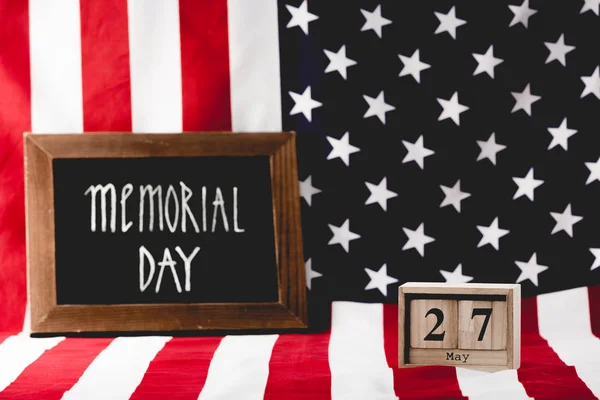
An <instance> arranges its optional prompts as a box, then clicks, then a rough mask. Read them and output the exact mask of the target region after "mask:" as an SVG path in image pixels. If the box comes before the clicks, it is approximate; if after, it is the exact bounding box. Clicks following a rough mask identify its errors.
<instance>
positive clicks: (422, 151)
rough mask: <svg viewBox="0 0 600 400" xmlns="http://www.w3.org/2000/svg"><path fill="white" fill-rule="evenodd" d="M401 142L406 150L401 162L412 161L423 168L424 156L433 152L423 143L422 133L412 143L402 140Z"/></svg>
mask: <svg viewBox="0 0 600 400" xmlns="http://www.w3.org/2000/svg"><path fill="white" fill-rule="evenodd" d="M402 144H404V147H406V150H407V151H408V153H406V156H404V159H403V160H402V163H403V164H404V163H407V162H411V161H414V162H416V163H417V164H418V165H419V167H421V169H423V168H425V166H424V163H425V157H429V156H430V155H432V154H435V152H434V151H433V150H429V149H427V148H425V146H424V145H423V135H421V136H419V138H418V139H417V141H416V142H414V143H410V142H407V141H406V140H403V141H402Z"/></svg>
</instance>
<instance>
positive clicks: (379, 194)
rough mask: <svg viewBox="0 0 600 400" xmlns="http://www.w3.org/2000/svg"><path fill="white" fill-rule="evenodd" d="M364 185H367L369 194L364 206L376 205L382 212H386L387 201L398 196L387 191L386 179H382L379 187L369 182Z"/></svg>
mask: <svg viewBox="0 0 600 400" xmlns="http://www.w3.org/2000/svg"><path fill="white" fill-rule="evenodd" d="M365 185H367V187H368V188H369V191H370V192H371V195H370V196H369V198H368V199H367V202H366V203H365V205H367V204H373V203H378V204H379V205H380V206H381V208H383V211H387V201H388V200H389V199H392V198H394V197H396V196H398V194H397V193H394V192H392V191H391V190H388V189H387V178H383V179H382V180H381V182H379V185H374V184H372V183H369V182H365Z"/></svg>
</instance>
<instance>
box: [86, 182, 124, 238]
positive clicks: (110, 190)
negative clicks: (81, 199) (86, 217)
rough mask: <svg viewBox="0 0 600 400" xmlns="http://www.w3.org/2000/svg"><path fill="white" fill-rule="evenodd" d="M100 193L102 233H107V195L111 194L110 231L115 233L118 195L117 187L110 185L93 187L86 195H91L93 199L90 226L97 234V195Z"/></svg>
mask: <svg viewBox="0 0 600 400" xmlns="http://www.w3.org/2000/svg"><path fill="white" fill-rule="evenodd" d="M98 192H100V193H101V195H102V197H101V198H100V209H101V215H102V232H106V195H107V194H108V193H110V230H111V232H114V231H115V230H116V227H117V215H116V208H117V194H116V189H115V185H113V184H112V183H109V184H107V185H95V186H94V185H91V186H90V187H89V188H88V189H87V190H86V191H85V193H84V195H87V194H88V193H90V194H91V198H92V207H91V208H92V209H91V218H90V225H91V230H92V232H96V193H98Z"/></svg>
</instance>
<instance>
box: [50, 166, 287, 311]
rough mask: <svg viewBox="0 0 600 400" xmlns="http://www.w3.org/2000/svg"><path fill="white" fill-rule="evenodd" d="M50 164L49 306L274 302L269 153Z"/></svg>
mask: <svg viewBox="0 0 600 400" xmlns="http://www.w3.org/2000/svg"><path fill="white" fill-rule="evenodd" d="M53 163H54V166H53V169H54V204H55V206H54V210H55V211H54V221H55V222H54V224H55V229H56V235H55V236H56V282H57V283H59V284H58V285H57V287H56V294H57V303H58V304H130V303H168V302H172V303H180V302H182V303H220V302H226V303H227V302H233V303H241V302H272V301H277V300H278V297H279V295H278V291H277V264H276V259H275V241H274V230H273V207H272V204H273V201H272V198H271V177H270V168H269V157H267V156H256V157H236V158H227V157H186V158H177V157H168V158H167V157H164V158H142V159H133V158H105V159H74V158H72V159H55V160H54V161H53ZM124 195H125V196H124ZM102 201H105V202H106V208H105V212H104V213H103V212H102V211H101V208H102V207H101V203H102ZM111 204H112V206H111ZM92 206H94V211H92ZM113 207H114V208H113ZM151 219H152V221H151ZM151 223H152V224H151ZM184 230H185V232H184ZM188 259H189V260H190V261H189V262H188V263H189V265H187V266H186V265H185V261H186V260H188ZM188 284H189V285H188Z"/></svg>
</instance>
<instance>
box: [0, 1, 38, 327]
mask: <svg viewBox="0 0 600 400" xmlns="http://www.w3.org/2000/svg"><path fill="white" fill-rule="evenodd" d="M0 21H2V23H1V24H0V38H3V39H2V40H0V93H1V94H2V95H1V96H0V263H1V265H0V299H1V300H0V332H1V331H5V332H18V331H20V330H21V329H22V328H23V321H24V318H25V305H26V303H27V291H26V272H25V271H26V269H25V268H26V262H25V199H24V180H23V132H25V131H30V130H31V85H30V81H29V14H28V2H27V1H24V0H0Z"/></svg>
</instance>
